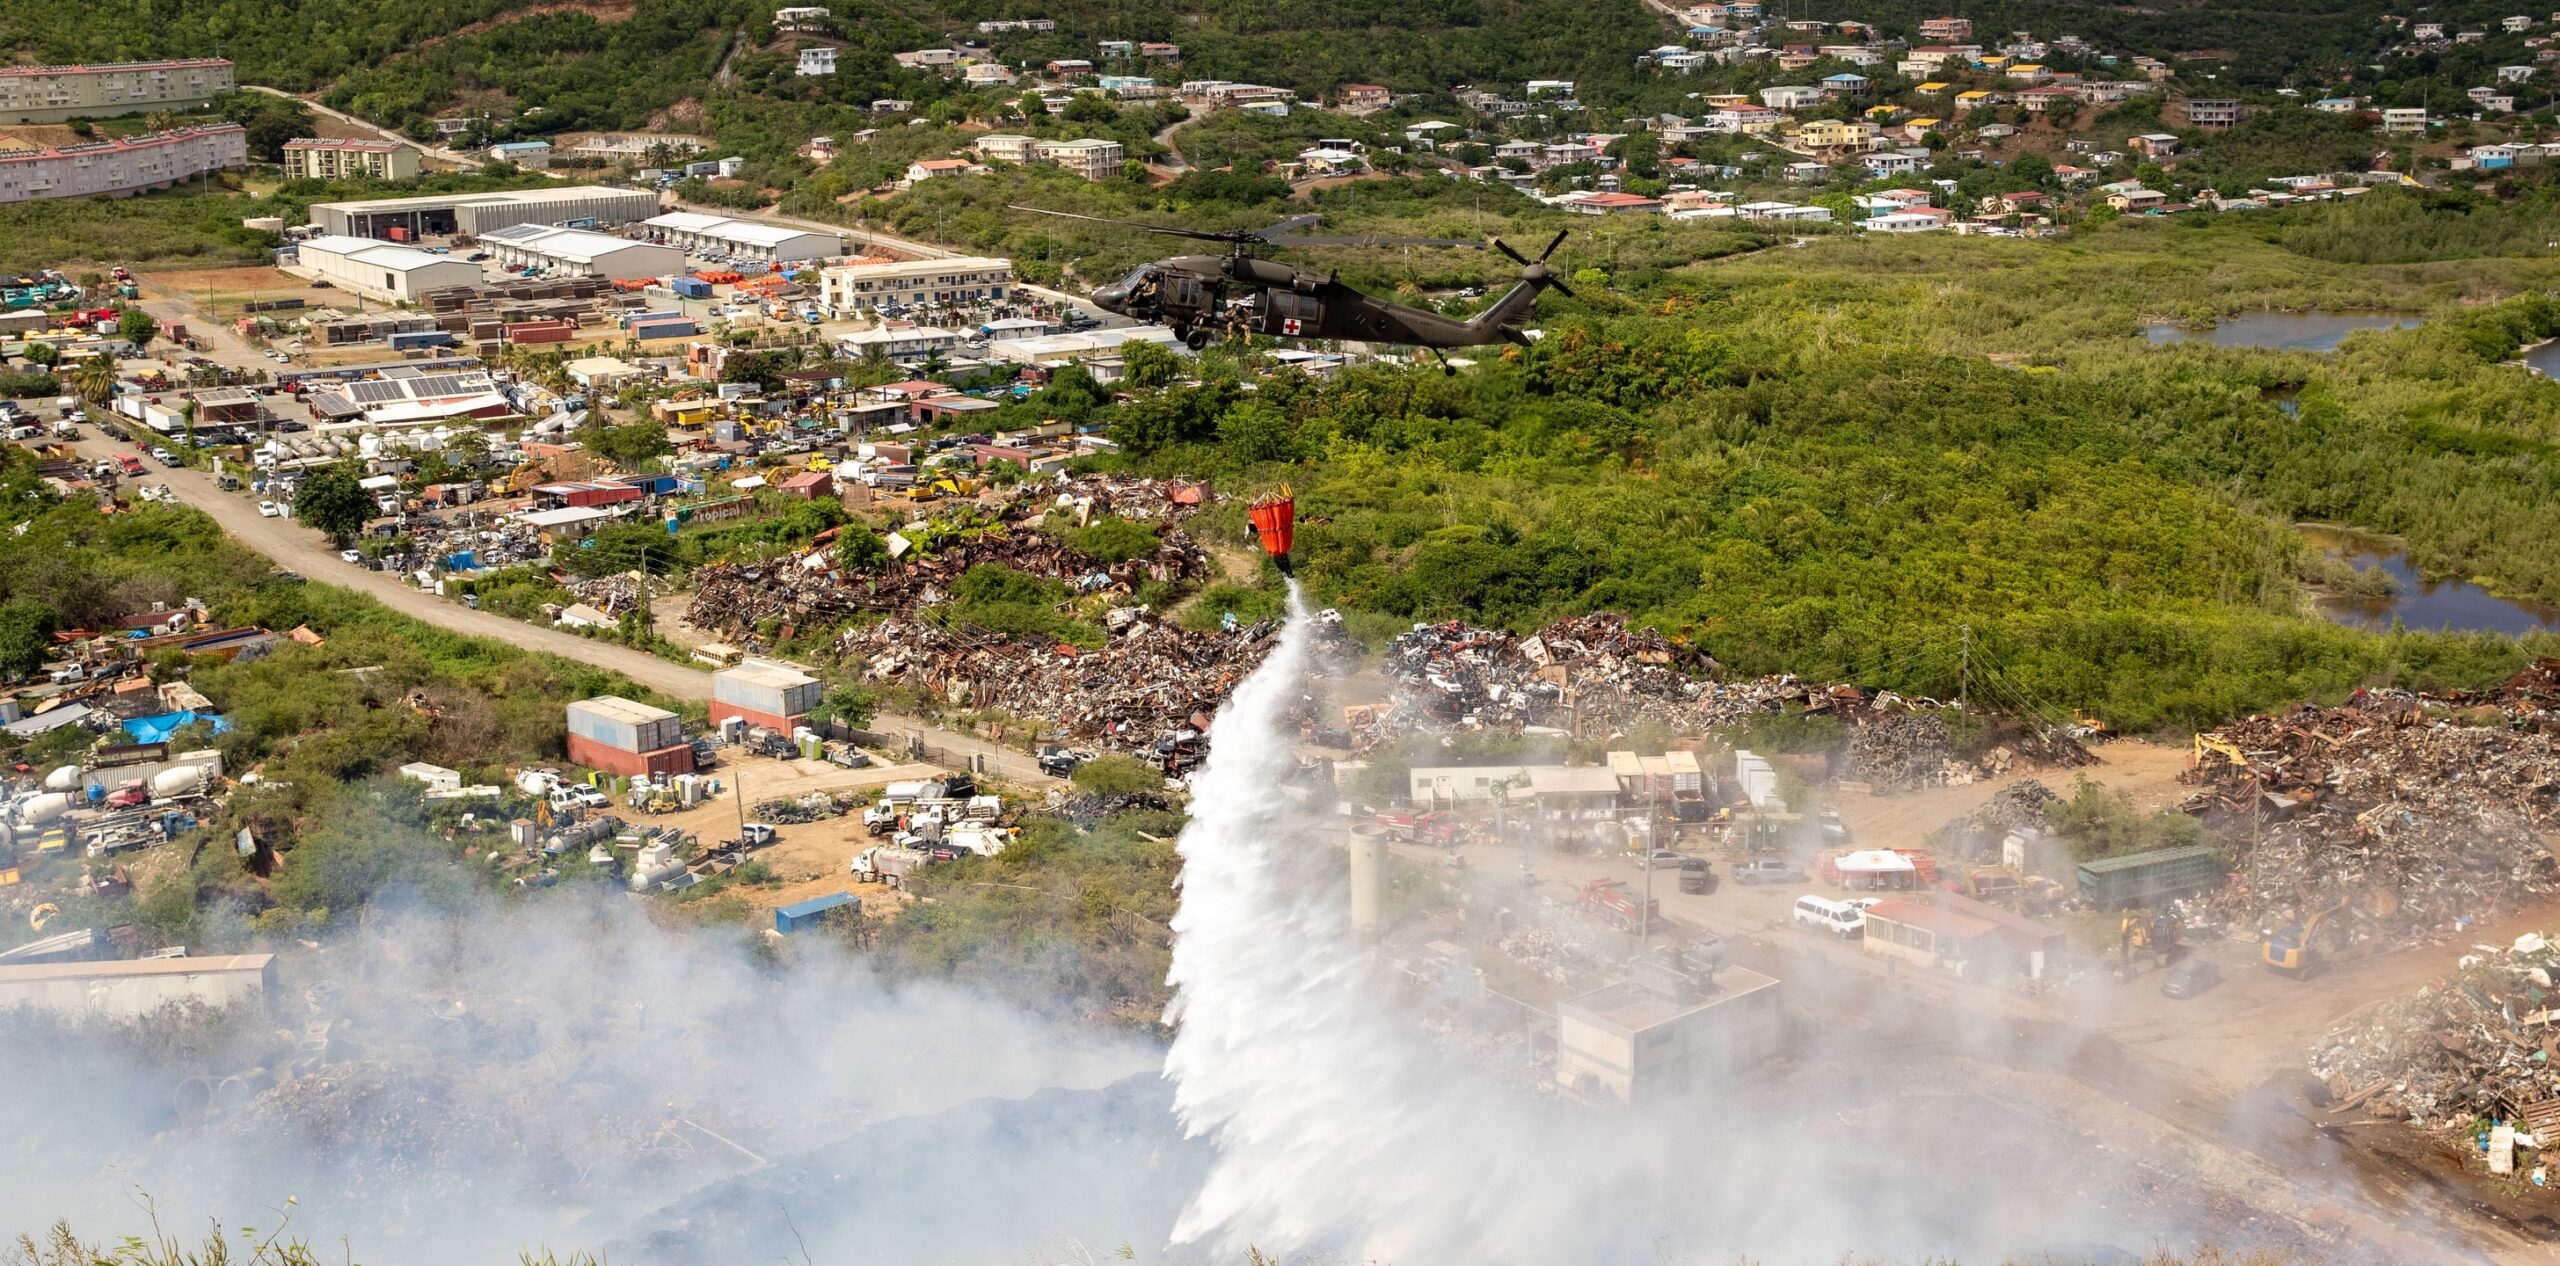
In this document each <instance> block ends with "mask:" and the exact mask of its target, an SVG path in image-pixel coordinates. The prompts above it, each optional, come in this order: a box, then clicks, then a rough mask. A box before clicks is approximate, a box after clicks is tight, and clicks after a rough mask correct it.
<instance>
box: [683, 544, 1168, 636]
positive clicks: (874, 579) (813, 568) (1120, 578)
mask: <svg viewBox="0 0 2560 1266" xmlns="http://www.w3.org/2000/svg"><path fill="white" fill-rule="evenodd" d="M903 539H904V538H900V540H901V541H902V540H903ZM897 545H898V542H892V544H891V548H892V549H893V550H896V549H897ZM984 563H1001V564H1003V565H1005V566H1007V567H1011V568H1013V569H1014V570H1016V571H1021V572H1026V573H1028V574H1030V575H1034V576H1041V577H1045V578H1048V579H1051V580H1059V581H1064V582H1066V584H1067V585H1068V586H1070V587H1071V588H1073V589H1074V590H1075V591H1076V592H1078V593H1080V594H1097V593H1098V594H1113V595H1125V594H1130V593H1134V592H1135V591H1136V590H1137V588H1138V587H1139V586H1140V585H1143V584H1146V583H1147V582H1149V581H1183V580H1190V579H1193V578H1195V577H1199V576H1203V575H1206V574H1207V573H1208V570H1209V555H1208V552H1207V551H1205V550H1203V549H1201V548H1200V546H1199V545H1198V544H1197V543H1195V542H1193V541H1192V540H1191V538H1189V537H1188V536H1184V535H1182V534H1180V533H1178V532H1168V533H1167V534H1165V535H1164V537H1163V538H1162V540H1161V543H1160V544H1159V545H1158V546H1157V547H1156V549H1155V551H1154V552H1153V553H1150V554H1147V555H1145V556H1144V557H1140V558H1134V559H1131V560H1129V561H1128V562H1125V563H1120V564H1117V565H1110V564H1105V563H1104V562H1102V561H1101V560H1100V559H1097V558H1095V557H1094V556H1092V555H1090V554H1087V553H1084V552H1083V551H1081V550H1076V549H1071V548H1069V547H1068V546H1067V545H1066V544H1065V543H1063V542H1062V541H1060V540H1059V539H1058V538H1057V537H1055V536H1050V535H1046V534H1042V533H1031V532H1012V531H1003V530H995V531H988V532H983V533H979V534H975V535H968V536H961V537H957V538H954V539H948V540H945V541H943V542H942V543H940V544H938V545H937V546H935V547H934V548H933V549H931V550H930V551H928V550H925V549H921V548H915V549H907V550H899V551H898V554H897V557H895V558H893V559H892V560H891V561H890V562H889V564H888V565H887V566H886V567H885V568H884V569H882V570H881V571H878V572H872V573H852V574H848V573H845V572H841V571H839V570H837V569H836V567H835V565H834V561H833V558H832V556H831V555H830V554H829V553H828V551H826V550H824V549H820V550H817V551H814V552H811V553H809V554H805V555H802V556H801V557H799V558H795V559H788V560H783V561H779V562H762V563H722V564H714V565H712V566H709V567H705V568H702V569H701V570H700V571H698V572H696V573H695V584H696V592H695V595H694V599H693V605H692V606H691V607H690V608H689V609H688V610H687V611H686V614H685V620H686V622H687V623H690V624H692V625H693V626H694V627H696V628H700V629H707V630H712V631H716V632H720V633H724V634H729V635H734V636H745V635H746V634H748V633H749V632H751V631H753V630H754V629H755V628H756V627H757V626H758V625H760V624H762V623H763V622H764V621H767V620H774V621H778V622H780V623H781V624H782V625H783V626H784V628H785V629H786V630H787V629H790V628H792V627H796V626H799V625H804V624H836V623H840V622H842V621H844V620H846V619H849V618H851V617H853V616H856V615H864V614H879V613H887V614H892V615H910V614H913V613H914V612H916V611H918V610H921V609H923V608H926V607H931V606H936V605H939V604H940V603H942V602H943V601H944V600H945V599H946V598H947V597H948V596H949V593H950V589H951V585H952V583H953V582H955V581H957V580H959V579H960V577H961V576H963V575H966V574H967V573H968V571H969V569H970V568H972V567H976V566H979V565H980V564H984ZM786 636H787V633H786Z"/></svg>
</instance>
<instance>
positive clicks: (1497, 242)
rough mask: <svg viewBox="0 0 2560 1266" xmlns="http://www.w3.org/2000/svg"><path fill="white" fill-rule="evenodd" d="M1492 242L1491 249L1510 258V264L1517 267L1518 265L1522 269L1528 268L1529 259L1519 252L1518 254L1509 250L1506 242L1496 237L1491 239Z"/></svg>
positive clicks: (1509, 244)
mask: <svg viewBox="0 0 2560 1266" xmlns="http://www.w3.org/2000/svg"><path fill="white" fill-rule="evenodd" d="M1492 241H1493V249H1495V250H1498V251H1500V252H1502V253H1503V254H1505V255H1508V256H1510V257H1511V262H1512V263H1515V264H1518V265H1519V266H1521V267H1522V268H1526V267H1528V266H1529V257H1528V256H1526V255H1523V254H1521V253H1520V252H1518V251H1515V250H1513V249H1511V243H1509V242H1506V241H1503V240H1502V239H1501V238H1498V237H1497V238H1494V239H1492Z"/></svg>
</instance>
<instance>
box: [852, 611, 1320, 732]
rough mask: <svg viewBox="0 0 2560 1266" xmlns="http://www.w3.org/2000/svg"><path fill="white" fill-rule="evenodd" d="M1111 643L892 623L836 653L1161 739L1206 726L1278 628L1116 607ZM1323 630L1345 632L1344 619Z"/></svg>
mask: <svg viewBox="0 0 2560 1266" xmlns="http://www.w3.org/2000/svg"><path fill="white" fill-rule="evenodd" d="M1106 623H1107V628H1108V632H1107V634H1106V636H1105V638H1104V641H1103V645H1102V648H1101V649H1100V650H1094V651H1080V650H1077V649H1075V648H1074V647H1069V646H1058V645H1052V644H1048V643H1030V642H1019V641H1013V640H1010V639H1007V638H1004V637H1001V636H999V635H996V634H993V633H988V632H986V631H985V630H982V629H972V628H969V627H966V626H962V627H960V628H956V629H946V628H943V627H941V626H939V625H935V624H932V623H928V622H926V621H923V620H909V619H889V620H883V621H880V622H879V623H877V624H872V625H867V626H865V627H862V628H858V629H849V630H847V631H846V632H845V633H844V635H843V636H842V637H840V638H838V639H837V641H836V649H837V651H838V652H840V653H842V654H843V655H845V656H846V657H848V658H851V659H854V660H857V661H859V662H860V663H861V664H862V665H863V676H864V678H865V679H866V680H869V681H878V682H895V683H898V684H901V685H909V686H918V687H922V688H924V689H926V690H929V691H931V692H933V693H934V694H935V695H936V696H938V697H940V698H942V699H943V700H945V701H946V702H949V703H951V704H952V705H954V706H960V707H972V708H998V709H1002V710H1004V711H1007V712H1013V713H1017V714H1019V715H1023V716H1034V717H1039V718H1041V719H1043V720H1044V721H1047V722H1050V723H1053V724H1055V725H1056V726H1057V727H1058V728H1059V729H1060V730H1063V731H1064V732H1065V733H1066V734H1068V735H1070V736H1072V737H1074V738H1075V739H1077V740H1080V741H1087V742H1091V743H1094V744H1097V745H1100V746H1105V747H1116V748H1136V747H1146V746H1150V745H1152V744H1153V743H1154V742H1155V741H1156V739H1157V738H1159V737H1161V736H1162V735H1164V734H1165V733H1167V732H1168V731H1175V730H1181V729H1185V728H1192V727H1198V726H1201V725H1204V724H1206V723H1207V722H1208V720H1209V718H1210V716H1211V715H1212V714H1213V713H1215V712H1216V711H1217V708H1218V705H1219V704H1221V703H1222V702H1224V701H1225V699H1226V697H1227V692H1228V691H1229V690H1231V689H1233V688H1234V687H1235V685H1236V683H1238V682H1240V681H1242V680H1244V678H1245V675H1246V674H1248V673H1250V672H1252V671H1253V669H1254V667H1255V666H1256V665H1258V664H1260V663H1261V662H1262V658H1263V656H1265V655H1267V654H1269V653H1270V651H1271V647H1272V643H1273V642H1274V641H1275V640H1276V638H1277V637H1278V634H1279V632H1280V622H1279V621H1277V620H1265V621H1263V622H1261V623H1259V624H1255V625H1253V626H1251V627H1249V628H1245V629H1241V630H1238V631H1236V632H1234V633H1195V632H1193V631H1191V630H1189V629H1185V628H1182V627H1180V626H1179V625H1174V624H1169V623H1167V622H1165V621H1164V620H1163V619H1162V618H1160V617H1158V616H1156V615H1154V614H1153V613H1151V612H1148V611H1145V610H1143V609H1141V608H1123V609H1121V610H1117V611H1114V612H1112V613H1111V618H1110V619H1109V620H1108V621H1107V622H1106ZM1325 627H1326V629H1328V630H1330V631H1331V632H1332V633H1333V634H1334V635H1335V636H1337V637H1338V636H1339V633H1340V628H1341V626H1340V624H1339V623H1338V622H1336V621H1327V622H1326V625H1325Z"/></svg>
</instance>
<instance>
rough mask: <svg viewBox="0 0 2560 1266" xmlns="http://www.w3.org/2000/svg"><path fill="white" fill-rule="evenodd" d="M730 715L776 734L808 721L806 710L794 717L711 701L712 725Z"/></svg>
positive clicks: (717, 723) (783, 732)
mask: <svg viewBox="0 0 2560 1266" xmlns="http://www.w3.org/2000/svg"><path fill="white" fill-rule="evenodd" d="M730 717H739V718H743V719H744V720H745V721H746V723H747V724H749V725H760V726H763V727H764V728H766V729H768V730H771V731H773V732H774V733H776V734H789V733H790V732H791V731H792V730H793V728H795V727H797V726H803V725H807V724H808V723H809V714H808V713H806V712H803V713H801V714H800V715H798V716H796V717H785V716H775V715H774V714H772V713H770V712H758V711H756V710H755V709H753V708H742V707H739V706H738V705H737V704H734V703H723V702H721V701H720V700H718V699H714V700H712V701H711V724H712V725H713V726H715V727H716V726H718V725H719V724H720V723H721V722H722V721H724V720H726V719H728V718H730Z"/></svg>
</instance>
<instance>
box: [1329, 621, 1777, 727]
mask: <svg viewBox="0 0 2560 1266" xmlns="http://www.w3.org/2000/svg"><path fill="white" fill-rule="evenodd" d="M1716 667H1718V665H1717V664H1716V662H1715V661H1714V660H1713V659H1710V658H1709V657H1708V656H1707V655H1706V653H1705V652H1703V651H1700V650H1698V649H1697V648H1696V647H1693V646H1687V645H1684V644H1681V643H1678V642H1674V641H1672V640H1671V639H1669V638H1667V637H1664V636H1662V635H1661V634H1659V633H1656V632H1654V631H1652V630H1650V629H1643V630H1636V629H1629V628H1628V627H1627V622H1626V618H1625V617H1624V616H1619V615H1613V614H1607V613H1602V614H1599V615H1588V616H1581V617H1578V618H1574V619H1568V620H1559V621H1557V622H1555V623H1554V624H1550V625H1548V626H1547V627H1546V628H1544V629H1541V630H1539V631H1538V632H1536V633H1533V634H1531V635H1529V636H1527V637H1522V636H1520V635H1518V634H1515V633H1511V632H1508V631H1506V630H1502V629H1485V628H1478V627H1476V626H1474V625H1470V624H1464V623H1460V622H1456V621H1452V622H1450V623H1447V624H1433V625H1424V626H1418V627H1416V628H1415V629H1413V630H1412V631H1411V632H1408V633H1405V634H1402V635H1400V636H1398V637H1397V638H1396V640H1395V641H1394V643H1393V644H1391V645H1390V646H1388V648H1387V654H1386V662H1385V664H1384V665H1383V668H1384V671H1385V672H1386V675H1387V676H1388V678H1389V679H1390V680H1393V681H1395V682H1396V683H1397V684H1399V685H1401V686H1403V687H1405V690H1404V692H1403V694H1404V698H1403V699H1401V700H1399V701H1398V702H1397V703H1396V704H1395V705H1394V707H1393V708H1391V709H1390V710H1389V712H1388V714H1387V715H1385V716H1383V717H1380V718H1379V719H1378V720H1377V722H1376V723H1375V724H1372V725H1371V726H1370V727H1369V728H1368V730H1367V731H1366V732H1365V734H1364V735H1363V740H1364V742H1363V746H1364V748H1365V747H1367V746H1374V745H1375V744H1377V743H1378V742H1381V741H1385V740H1389V739H1395V738H1402V737H1404V736H1405V735H1407V734H1410V733H1413V732H1414V731H1416V730H1418V729H1422V728H1424V727H1425V726H1426V725H1429V724H1433V723H1438V724H1449V723H1457V724H1464V725H1470V726H1480V727H1484V728H1488V729H1512V728H1521V727H1528V726H1543V727H1553V728H1556V729H1563V730H1571V729H1574V728H1575V727H1576V725H1577V724H1579V726H1580V727H1582V728H1584V729H1586V730H1587V729H1592V728H1595V727H1596V728H1598V729H1600V730H1603V731H1608V730H1615V731H1624V730H1627V729H1630V728H1632V727H1634V726H1635V725H1637V724H1639V723H1642V722H1647V721H1654V722H1661V723H1664V724H1677V723H1679V721H1680V720H1681V719H1682V718H1684V717H1685V716H1687V715H1690V714H1691V713H1692V712H1693V711H1694V710H1695V709H1696V708H1697V707H1698V706H1699V705H1700V704H1701V703H1702V702H1703V701H1705V700H1707V699H1709V698H1710V697H1711V696H1712V695H1714V694H1716V693H1717V689H1716V687H1715V686H1714V685H1713V684H1712V683H1710V682H1709V681H1707V680H1706V679H1705V677H1704V676H1703V674H1706V673H1709V672H1712V671H1714V670H1715V669H1716ZM1758 702H1759V701H1758V700H1756V699H1755V700H1753V703H1754V704H1755V705H1756V704H1757V703H1758ZM1767 710H1774V704H1773V705H1772V706H1771V707H1770V708H1769V709H1767Z"/></svg>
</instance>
